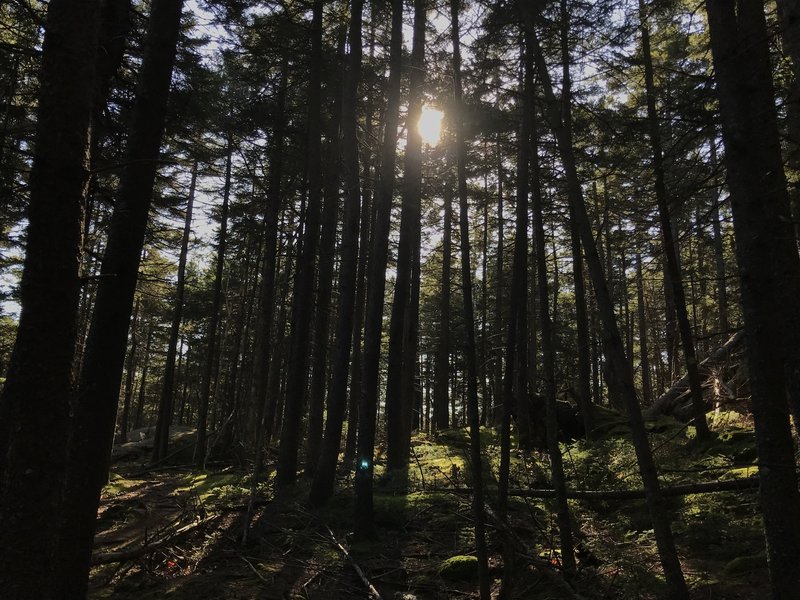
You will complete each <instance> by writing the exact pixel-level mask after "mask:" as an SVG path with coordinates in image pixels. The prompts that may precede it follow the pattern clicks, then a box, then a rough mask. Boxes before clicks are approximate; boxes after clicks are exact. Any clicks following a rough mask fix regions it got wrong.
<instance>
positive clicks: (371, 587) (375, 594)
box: [325, 525, 383, 600]
mask: <svg viewBox="0 0 800 600" xmlns="http://www.w3.org/2000/svg"><path fill="white" fill-rule="evenodd" d="M325 529H327V530H328V533H329V534H330V536H331V541H332V542H333V544H334V545H335V546H336V547H337V548H339V550H340V551H341V552H342V554H344V556H345V558H347V560H348V561H350V565H351V566H352V567H353V570H354V571H355V572H356V573H357V574H358V577H359V578H360V579H361V581H362V582H363V583H364V585H365V586H366V587H367V590H368V591H369V595H370V597H371V598H375V600H383V599H382V598H381V595H380V594H379V593H378V590H377V589H375V586H374V585H372V583H371V582H370V580H369V579H367V576H366V575H365V574H364V571H363V570H362V569H361V567H359V566H358V563H357V562H356V561H355V559H353V557H352V555H351V554H350V553H349V552H348V551H347V548H345V547H344V546H342V544H340V543H339V540H337V539H336V536H335V535H334V534H333V530H332V529H331V528H330V527H328V526H327V525H325Z"/></svg>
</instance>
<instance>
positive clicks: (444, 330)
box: [433, 184, 453, 430]
mask: <svg viewBox="0 0 800 600" xmlns="http://www.w3.org/2000/svg"><path fill="white" fill-rule="evenodd" d="M442 200H443V202H444V219H443V220H444V232H443V235H442V288H441V292H440V294H439V336H438V341H439V344H438V348H437V352H436V371H435V373H436V382H435V384H434V388H433V425H434V428H435V429H436V430H442V429H447V428H448V427H450V416H449V414H448V405H449V403H450V398H449V394H450V391H449V385H450V384H449V382H450V280H451V278H452V276H451V273H450V271H451V269H452V252H453V250H452V244H453V242H452V228H453V196H452V191H451V189H450V186H449V185H448V184H445V189H444V190H443V193H442Z"/></svg>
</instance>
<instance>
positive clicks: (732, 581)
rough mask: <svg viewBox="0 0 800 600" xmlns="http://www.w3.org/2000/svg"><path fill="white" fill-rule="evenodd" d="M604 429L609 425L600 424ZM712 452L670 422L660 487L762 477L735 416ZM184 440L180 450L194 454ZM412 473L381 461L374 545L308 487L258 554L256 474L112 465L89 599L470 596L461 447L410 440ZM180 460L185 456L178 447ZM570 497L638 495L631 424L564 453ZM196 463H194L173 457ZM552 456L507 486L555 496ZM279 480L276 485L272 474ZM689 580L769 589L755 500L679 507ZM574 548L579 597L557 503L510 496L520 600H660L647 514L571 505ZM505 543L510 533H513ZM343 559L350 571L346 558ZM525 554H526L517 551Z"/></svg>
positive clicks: (272, 518)
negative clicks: (566, 564) (253, 506)
mask: <svg viewBox="0 0 800 600" xmlns="http://www.w3.org/2000/svg"><path fill="white" fill-rule="evenodd" d="M606 416H607V417H608V415H606ZM713 425H714V429H715V430H716V431H717V440H716V441H715V442H714V443H713V444H711V445H709V446H707V447H705V448H703V449H697V448H695V447H693V444H692V431H691V428H686V427H685V426H683V425H681V424H679V423H677V422H676V421H673V420H671V419H668V418H662V419H659V420H658V421H655V422H651V423H650V424H649V426H650V429H651V434H652V444H653V447H654V450H655V454H656V457H657V461H658V463H659V466H660V470H661V476H662V481H664V482H665V484H666V485H671V484H676V483H689V482H700V481H713V480H719V479H733V478H740V477H746V476H751V475H754V474H755V468H754V467H753V466H752V464H753V462H754V459H755V452H754V448H753V438H752V432H751V431H750V430H749V427H748V423H746V422H745V421H744V420H743V419H742V418H741V417H739V416H738V415H737V414H736V413H723V414H722V415H718V416H717V417H716V418H715V420H714V424H713ZM181 435H182V436H183V438H184V439H182V440H180V441H178V442H176V448H178V449H179V448H180V447H181V444H184V443H185V442H186V437H187V432H185V431H183V432H181ZM482 436H483V438H484V440H483V441H484V447H485V448H486V452H485V461H486V464H487V466H489V467H491V469H490V475H489V477H488V479H487V484H488V485H489V490H490V494H489V496H490V498H491V497H492V496H493V493H492V492H493V491H494V489H493V487H494V482H493V480H492V476H491V473H492V472H494V473H496V469H497V462H498V458H499V447H498V443H497V442H498V439H497V434H496V432H495V431H494V430H490V429H485V430H483V431H482ZM413 446H414V447H413V450H414V452H413V456H412V461H411V464H410V466H409V469H408V472H407V473H404V474H402V476H401V477H399V476H398V475H397V474H394V475H393V476H392V477H387V476H385V475H384V474H383V473H382V465H383V462H384V461H383V456H382V455H380V454H379V456H378V459H377V461H376V477H377V483H376V490H375V510H376V520H377V526H378V537H377V539H376V540H375V541H372V542H358V543H355V542H353V543H351V540H350V536H349V535H348V532H349V531H350V528H351V524H352V514H351V511H352V508H351V507H352V481H351V480H350V476H349V475H343V476H342V477H341V478H340V481H339V488H338V489H339V491H338V493H337V494H336V496H335V497H334V498H333V499H332V500H331V502H329V504H328V505H327V506H326V507H324V508H322V509H315V510H312V509H310V508H308V507H307V504H306V499H307V494H308V484H307V483H305V482H303V481H302V480H301V481H300V483H299V484H298V485H297V486H295V487H294V488H293V489H292V490H291V491H290V492H281V494H280V495H278V496H276V495H274V492H273V489H272V486H271V482H270V481H267V482H266V483H264V484H263V485H262V486H261V487H260V489H259V492H260V493H259V499H260V502H259V508H258V510H257V511H256V513H255V515H254V518H253V524H252V529H251V533H250V536H249V541H248V543H247V544H246V545H242V543H241V534H242V529H243V525H244V515H245V506H246V503H247V498H248V496H249V485H250V484H249V475H248V474H247V472H246V470H245V469H244V468H240V467H237V466H234V465H232V464H227V465H226V464H219V465H216V464H215V465H214V467H215V468H213V469H210V470H208V471H206V472H203V473H197V472H195V471H193V470H192V469H190V468H189V467H181V466H180V465H179V464H175V465H172V466H162V467H161V468H160V469H156V470H148V469H147V468H146V466H145V465H144V463H141V462H137V461H136V460H133V461H131V460H130V459H131V456H130V455H128V457H127V458H128V462H125V463H117V465H115V468H114V473H113V474H112V478H111V482H110V483H109V485H108V486H107V488H106V490H105V493H104V496H103V500H102V503H101V508H100V512H99V516H98V518H99V522H98V523H99V524H98V533H97V537H96V548H95V562H97V563H104V564H98V565H97V566H96V567H95V568H94V569H93V572H92V581H91V593H90V598H93V599H98V600H99V599H101V598H113V599H120V600H123V599H129V598H130V599H134V598H135V599H136V600H155V599H157V598H174V599H186V600H190V599H191V600H204V599H212V598H214V599H216V598H220V599H235V598H239V599H273V598H274V599H282V598H306V599H316V598H319V599H332V600H335V599H340V598H342V599H343V598H369V597H370V596H369V593H368V591H367V587H366V584H365V583H364V581H363V580H362V579H361V578H360V577H359V575H358V574H357V573H356V568H355V567H354V565H357V566H358V568H359V569H360V570H361V571H362V572H363V574H364V575H365V576H366V578H367V579H368V580H369V582H371V584H372V585H374V586H375V588H377V590H378V592H379V593H380V594H381V597H382V598H384V599H403V600H412V599H413V598H419V599H426V598H430V599H437V598H469V597H477V584H476V579H475V578H476V568H475V563H476V559H475V558H474V550H475V547H474V537H473V533H472V517H471V512H470V499H469V496H468V495H466V494H463V493H457V492H454V491H450V490H453V489H462V490H463V488H465V487H468V486H469V485H470V469H469V465H468V438H467V433H466V431H465V430H450V431H446V432H443V433H441V434H440V435H438V436H437V437H436V438H435V439H434V438H432V437H428V436H425V435H417V436H415V437H414V441H413ZM184 447H185V446H184ZM563 449H564V450H565V455H564V458H565V469H566V470H567V475H568V478H569V483H568V486H569V488H570V489H587V490H621V489H637V488H639V487H640V480H639V478H638V475H637V472H636V462H635V457H634V454H633V451H632V449H631V446H630V441H629V432H627V430H626V426H625V425H624V421H623V420H622V419H615V418H614V417H613V416H612V417H610V418H607V419H606V423H605V425H604V431H603V432H602V436H601V437H599V438H598V439H595V440H592V441H591V442H584V441H577V442H573V443H570V444H566V445H564V446H563ZM173 461H174V462H176V463H181V462H183V463H188V462H189V461H190V456H189V455H188V453H187V451H184V452H183V453H181V452H178V453H177V454H176V455H175V456H173ZM547 469H548V465H547V458H546V454H539V453H537V452H534V453H532V454H522V453H515V455H514V457H513V460H512V471H513V473H512V478H513V483H512V488H517V489H528V488H543V487H548V483H547V481H548V477H547ZM272 474H274V472H272V473H271V475H272ZM670 505H671V509H672V519H673V528H674V532H675V536H676V541H677V543H678V546H679V552H680V554H681V557H682V561H683V567H684V573H685V575H686V577H687V580H688V582H689V584H690V586H691V589H692V595H693V597H694V598H697V599H701V598H702V599H731V600H733V599H737V600H738V599H741V600H745V599H756V598H759V599H760V598H762V597H763V596H764V594H765V593H766V589H767V587H766V586H767V572H766V561H765V558H764V542H763V537H762V534H761V529H760V520H759V517H758V510H757V496H756V493H755V490H753V491H740V492H720V493H713V494H697V495H690V496H683V497H678V498H672V499H670ZM570 507H571V509H572V513H573V518H574V521H575V523H576V529H577V532H578V533H577V539H578V541H579V544H578V546H579V550H578V558H579V565H580V569H579V574H578V577H577V579H576V580H575V581H574V582H573V583H572V589H570V588H569V587H567V586H565V584H564V583H563V580H562V579H561V576H560V571H559V569H558V565H559V557H558V551H557V550H556V548H557V546H558V541H557V539H555V537H556V526H555V521H554V518H555V517H554V506H553V503H552V501H551V500H543V499H531V498H519V497H515V498H511V499H510V506H509V521H510V526H511V530H512V532H513V533H512V535H513V537H515V538H517V539H518V540H519V541H520V542H521V544H522V545H523V549H522V551H520V552H518V556H517V564H516V569H515V573H516V574H515V588H514V589H515V597H516V598H524V599H532V600H535V599H542V600H544V599H545V598H550V599H559V598H575V597H580V598H586V599H590V598H591V599H600V598H608V599H612V598H625V599H649V598H654V599H655V598H663V597H665V591H664V586H663V579H662V577H661V575H660V574H659V567H658V559H657V556H656V550H655V542H654V539H653V533H652V529H651V525H650V523H649V517H648V514H647V510H646V507H645V505H644V501H643V500H627V501H599V500H593V501H577V500H572V501H570ZM506 534H508V532H506ZM340 545H341V546H342V547H343V548H347V549H348V552H349V556H350V557H349V558H348V557H347V556H346V555H345V554H344V552H343V551H342V549H341V548H340V547H339V546H340ZM489 547H490V571H491V574H492V576H493V579H494V580H495V583H494V590H495V592H496V591H497V588H498V586H499V580H500V576H501V573H502V558H501V548H502V543H501V539H500V535H499V534H498V531H497V530H496V529H495V528H494V527H492V526H491V523H490V527H489ZM518 550H519V549H518Z"/></svg>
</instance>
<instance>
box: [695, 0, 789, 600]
mask: <svg viewBox="0 0 800 600" xmlns="http://www.w3.org/2000/svg"><path fill="white" fill-rule="evenodd" d="M706 10H707V12H708V21H709V33H710V36H711V51H712V55H713V59H714V71H715V79H716V83H717V96H718V99H719V106H720V116H721V117H722V137H723V140H724V143H725V164H726V167H727V171H728V188H729V190H730V199H731V209H732V211H733V225H734V231H735V234H736V255H737V262H738V264H739V274H740V280H741V294H742V314H743V317H744V326H745V335H746V339H747V348H748V367H749V373H750V389H751V391H752V408H753V420H754V422H755V430H756V447H757V450H758V462H759V481H760V488H759V489H760V493H759V496H760V500H761V511H762V514H763V515H764V532H765V535H766V539H767V563H768V565H769V571H770V584H771V589H772V597H773V598H776V599H780V600H782V599H784V598H785V599H788V598H793V597H796V596H797V589H798V587H800V571H798V570H797V565H796V558H797V556H798V555H800V493H798V489H797V475H796V472H795V461H794V451H793V444H792V432H791V428H790V425H789V403H788V402H787V392H788V394H789V395H791V392H792V390H793V389H796V387H795V386H796V381H797V369H798V356H797V351H798V342H800V340H798V337H800V336H798V330H799V329H800V328H798V315H797V310H796V301H797V298H798V296H800V289H798V288H800V285H799V283H800V261H799V260H798V255H797V246H796V244H795V243H794V237H793V229H792V226H791V218H790V210H789V200H788V195H787V192H786V179H785V177H784V174H783V164H782V157H781V149H780V141H779V137H778V127H777V118H776V115H775V98H774V89H773V83H772V77H771V73H770V58H769V48H768V44H767V40H768V39H769V38H768V34H767V27H766V19H765V15H764V6H763V4H762V3H760V2H738V3H737V4H736V6H734V4H733V3H731V2H722V1H720V0H709V1H708V2H707V3H706Z"/></svg>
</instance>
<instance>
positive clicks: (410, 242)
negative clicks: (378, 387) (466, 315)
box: [386, 0, 427, 469]
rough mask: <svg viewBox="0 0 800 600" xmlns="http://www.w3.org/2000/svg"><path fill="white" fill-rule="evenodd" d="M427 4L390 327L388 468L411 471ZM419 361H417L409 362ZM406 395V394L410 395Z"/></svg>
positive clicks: (413, 92) (417, 17) (417, 56)
mask: <svg viewBox="0 0 800 600" xmlns="http://www.w3.org/2000/svg"><path fill="white" fill-rule="evenodd" d="M426 11H427V7H426V6H425V2H424V0H415V2H414V39H413V43H412V49H411V74H410V86H411V87H410V91H409V98H408V116H407V117H406V136H407V141H406V150H405V160H406V164H405V175H404V178H403V188H402V208H401V214H400V240H399V246H398V250H397V277H396V279H395V284H394V301H393V302H392V317H391V321H390V324H389V361H388V371H387V377H386V468H387V469H405V468H406V467H407V466H408V459H409V453H410V450H411V443H410V442H411V429H410V422H409V421H410V420H409V414H410V408H411V406H412V404H413V402H412V399H411V398H410V397H409V396H408V394H407V393H408V391H409V390H410V388H413V385H411V386H409V383H408V381H407V378H408V377H409V376H411V377H413V373H409V371H410V369H409V365H405V364H404V359H405V358H406V353H407V348H406V346H407V344H406V343H405V342H406V341H408V331H409V329H410V327H411V320H412V313H413V312H414V307H413V298H412V290H411V287H412V285H411V282H412V276H411V271H412V263H413V257H414V252H415V248H414V247H415V246H416V245H418V244H417V239H418V237H419V229H420V201H421V196H422V136H421V135H420V133H419V127H418V124H419V118H420V115H421V114H422V91H423V90H422V88H423V86H424V84H425V27H426V23H427V20H426V14H425V13H426ZM408 358H409V359H413V360H414V361H415V362H416V356H414V357H410V356H409V357H408ZM404 392H405V393H404Z"/></svg>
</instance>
